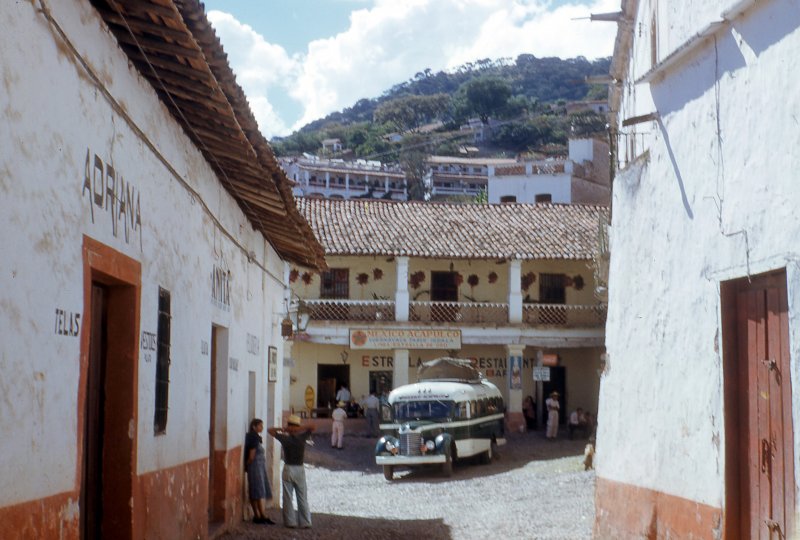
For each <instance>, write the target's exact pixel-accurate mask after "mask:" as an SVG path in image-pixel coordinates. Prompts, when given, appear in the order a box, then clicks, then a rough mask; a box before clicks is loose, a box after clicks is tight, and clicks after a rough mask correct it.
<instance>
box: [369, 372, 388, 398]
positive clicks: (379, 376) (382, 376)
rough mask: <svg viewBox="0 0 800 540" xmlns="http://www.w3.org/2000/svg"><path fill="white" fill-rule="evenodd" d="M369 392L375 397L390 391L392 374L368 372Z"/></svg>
mask: <svg viewBox="0 0 800 540" xmlns="http://www.w3.org/2000/svg"><path fill="white" fill-rule="evenodd" d="M369 391H370V393H372V392H374V393H375V395H376V396H381V395H383V393H384V392H385V393H387V394H388V393H389V392H391V391H392V372H391V371H370V372H369Z"/></svg>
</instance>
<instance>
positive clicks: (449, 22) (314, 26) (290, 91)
mask: <svg viewBox="0 0 800 540" xmlns="http://www.w3.org/2000/svg"><path fill="white" fill-rule="evenodd" d="M204 3H205V6H206V11H207V12H208V16H209V19H210V20H211V22H212V24H213V25H214V27H215V29H216V31H217V35H218V36H219V37H220V39H221V40H222V44H223V46H224V47H225V50H226V52H227V53H228V55H229V61H230V63H231V65H232V67H233V69H234V71H235V72H236V74H237V80H238V81H239V84H240V85H241V86H242V88H243V89H244V91H245V93H246V94H247V96H248V100H249V101H250V105H251V108H252V109H253V112H254V114H255V116H256V119H257V120H258V122H259V127H260V128H261V131H262V132H263V133H264V135H266V136H267V137H269V138H271V137H273V136H275V135H287V134H289V133H291V132H292V131H294V130H295V129H297V128H299V127H301V126H302V125H305V124H306V123H308V122H310V121H312V120H315V119H317V118H320V117H322V116H325V115H326V114H328V113H330V112H333V111H335V110H339V109H342V108H343V107H348V106H350V105H352V104H353V103H355V102H356V101H357V100H358V99H361V98H365V97H376V96H378V95H380V94H381V93H382V92H383V91H384V90H386V89H388V88H389V87H391V86H392V85H394V84H397V83H399V82H402V81H404V80H407V79H408V78H409V77H412V76H413V75H414V74H415V73H417V72H418V71H422V70H424V69H425V68H431V69H432V70H433V71H438V70H441V69H449V68H454V67H457V66H458V65H461V64H463V63H464V62H468V61H473V60H477V59H481V58H499V57H515V56H517V55H518V54H521V53H530V54H534V55H536V56H559V57H562V58H565V57H571V56H577V55H582V56H586V57H587V58H597V57H601V56H610V55H611V53H612V48H613V37H614V34H615V32H616V26H615V25H614V24H613V23H589V22H588V21H582V20H577V21H576V20H573V19H574V18H575V17H581V16H586V15H588V14H589V13H599V12H604V11H615V10H618V9H619V5H620V1H619V0H205V1H204Z"/></svg>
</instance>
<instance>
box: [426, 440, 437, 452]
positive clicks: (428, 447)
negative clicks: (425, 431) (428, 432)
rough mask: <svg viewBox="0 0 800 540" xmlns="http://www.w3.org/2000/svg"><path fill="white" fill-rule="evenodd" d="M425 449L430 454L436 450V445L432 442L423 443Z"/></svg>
mask: <svg viewBox="0 0 800 540" xmlns="http://www.w3.org/2000/svg"><path fill="white" fill-rule="evenodd" d="M425 448H427V449H428V451H429V452H430V451H431V450H433V449H434V448H436V443H434V442H433V441H425Z"/></svg>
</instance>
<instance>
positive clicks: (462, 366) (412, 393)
mask: <svg viewBox="0 0 800 540" xmlns="http://www.w3.org/2000/svg"><path fill="white" fill-rule="evenodd" d="M419 379H420V382H418V383H414V384H408V385H405V386H401V387H399V388H395V389H394V390H393V391H392V393H391V394H389V404H388V406H387V408H386V409H385V410H384V415H383V417H384V419H389V421H388V422H384V423H381V430H382V431H383V433H384V436H383V437H381V439H380V440H379V441H378V443H377V444H376V445H375V461H376V463H377V464H378V465H382V466H383V475H384V476H385V477H386V479H387V480H392V478H393V477H394V470H395V468H396V467H414V466H416V465H428V464H432V463H441V464H442V472H443V473H444V474H445V476H451V475H452V474H453V461H454V460H456V459H458V458H466V457H470V456H475V455H480V456H481V461H482V462H483V463H489V462H490V461H491V460H492V456H493V453H494V450H495V447H496V446H497V445H502V444H505V442H506V439H505V431H504V419H505V415H504V412H505V405H504V403H503V396H502V395H501V394H500V390H498V388H497V387H496V386H495V385H494V384H492V383H490V382H489V381H487V380H486V379H484V378H483V376H482V375H481V374H480V373H479V372H478V371H477V370H475V369H474V368H472V367H471V364H470V362H469V360H460V359H454V358H438V359H436V360H432V361H430V362H425V363H424V364H423V365H422V366H421V367H420V370H419ZM387 417H388V418H387Z"/></svg>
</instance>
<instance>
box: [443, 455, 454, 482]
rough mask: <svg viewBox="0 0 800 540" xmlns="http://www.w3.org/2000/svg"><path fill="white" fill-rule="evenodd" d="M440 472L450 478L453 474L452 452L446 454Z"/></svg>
mask: <svg viewBox="0 0 800 540" xmlns="http://www.w3.org/2000/svg"><path fill="white" fill-rule="evenodd" d="M442 474H444V475H445V476H446V477H448V478H450V477H451V476H453V453H452V452H451V453H449V454H447V459H445V462H444V463H442Z"/></svg>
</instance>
